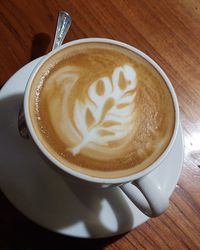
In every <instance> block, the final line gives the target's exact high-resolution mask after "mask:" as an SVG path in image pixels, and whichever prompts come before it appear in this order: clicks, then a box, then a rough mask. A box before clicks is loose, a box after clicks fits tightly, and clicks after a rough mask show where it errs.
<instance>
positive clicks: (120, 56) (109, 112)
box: [30, 43, 174, 177]
mask: <svg viewBox="0 0 200 250" xmlns="http://www.w3.org/2000/svg"><path fill="white" fill-rule="evenodd" d="M52 65H53V66H52ZM32 93H35V94H34V95H32V96H31V97H30V104H31V105H30V107H34V108H31V109H30V112H31V117H32V121H33V125H34V129H35V130H36V132H37V134H38V137H39V138H40V140H41V141H42V143H43V144H44V146H45V147H46V148H47V150H48V151H50V152H51V153H52V154H53V156H54V157H55V158H57V159H58V160H59V161H61V162H62V163H64V164H65V165H66V166H67V167H71V168H73V169H75V170H77V171H80V172H82V173H85V174H88V175H92V176H98V177H110V176H111V177H120V176H124V175H129V174H131V173H135V172H137V171H140V170H141V169H144V168H145V167H148V166H149V164H151V163H152V162H153V161H155V160H156V159H157V158H158V157H159V155H160V154H161V153H162V152H163V151H164V149H165V148H166V146H167V145H168V143H169V140H170V138H171V135H172V132H173V128H174V108H173V102H172V98H171V96H170V93H169V90H168V89H167V87H166V85H165V83H164V80H163V79H162V77H161V76H160V75H159V74H158V73H157V72H156V70H155V69H154V68H153V67H152V66H151V65H149V64H148V63H147V62H145V60H144V59H142V58H141V57H139V56H137V55H135V54H134V53H133V52H130V51H129V50H127V49H124V48H120V47H118V46H115V45H109V44H102V43H100V44H98V43H93V44H80V45H76V46H71V47H69V48H66V49H63V51H60V52H59V53H57V54H55V55H54V56H53V57H52V58H50V59H49V61H47V63H45V64H44V65H43V67H42V68H41V70H40V71H39V73H38V74H37V76H36V77H35V79H34V84H33V87H32Z"/></svg>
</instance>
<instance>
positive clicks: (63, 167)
mask: <svg viewBox="0 0 200 250" xmlns="http://www.w3.org/2000/svg"><path fill="white" fill-rule="evenodd" d="M89 42H91V43H92V42H98V43H109V44H114V45H118V46H121V47H124V48H127V49H129V50H131V51H133V52H134V53H136V54H137V55H139V56H141V57H143V58H144V59H145V60H146V61H148V62H149V63H150V64H151V65H152V66H153V67H154V68H155V69H156V70H157V71H158V73H159V74H160V75H161V76H162V78H163V79H164V81H165V84H166V85H167V87H168V89H169V91H170V93H171V96H172V99H173V104H174V110H175V126H174V131H173V134H172V137H171V140H170V142H169V144H168V145H167V147H166V149H165V150H164V152H163V153H162V154H161V155H160V156H159V157H158V158H157V159H156V160H155V161H154V162H153V163H152V164H151V165H150V166H148V167H146V168H145V169H144V170H142V171H140V172H137V173H134V174H131V175H128V176H123V177H117V178H102V177H94V176H90V175H86V174H83V173H80V172H78V171H75V170H73V169H72V168H70V167H68V166H66V165H64V164H62V163H61V162H60V161H59V160H57V159H56V158H55V157H53V156H52V155H51V154H50V153H49V152H48V150H47V149H46V148H45V146H44V145H43V144H42V143H41V141H40V140H39V138H38V137H37V135H36V133H35V131H34V128H33V125H32V122H31V118H30V115H29V93H30V89H31V83H32V80H33V79H34V77H35V75H36V74H37V72H38V70H39V68H40V67H41V66H42V65H43V64H44V63H45V61H46V60H47V59H48V58H50V57H51V56H52V55H54V54H55V53H57V52H58V51H60V50H62V49H64V48H67V47H69V46H71V45H76V44H81V43H89ZM24 115H25V120H26V124H27V127H28V130H29V133H30V135H31V137H32V139H33V141H34V142H35V144H36V145H37V147H38V148H39V149H40V151H41V152H42V153H43V154H44V155H45V156H46V157H47V158H48V159H49V160H50V162H52V163H53V164H54V165H55V166H56V167H58V168H59V169H61V170H62V171H64V173H66V174H69V175H72V176H73V177H77V178H78V179H81V180H83V181H87V182H90V183H97V184H119V183H127V182H131V181H134V180H136V179H139V178H141V177H143V176H145V175H146V174H148V173H150V172H151V171H153V170H154V169H155V168H157V167H158V166H159V165H160V163H161V162H162V161H163V160H164V159H165V157H166V156H167V155H168V153H169V152H170V150H171V148H172V146H173V144H174V141H175V139H176V136H177V133H178V128H179V106H178V100H177V96H176V93H175V91H174V88H173V86H172V83H171V81H170V80H169V78H168V77H167V75H166V73H165V72H164V71H163V69H162V68H161V67H160V66H159V65H158V64H157V63H156V62H155V61H154V60H153V59H152V58H151V57H149V56H148V55H147V54H145V53H144V52H142V51H141V50H139V49H137V48H135V47H133V46H131V45H129V44H126V43H124V42H121V41H117V40H113V39H108V38H82V39H78V40H74V41H70V42H68V43H65V44H63V45H62V46H60V47H59V48H57V49H55V50H53V51H51V52H49V53H48V54H47V55H45V56H44V57H43V58H42V59H41V61H40V62H39V63H38V64H37V66H36V67H35V68H34V70H33V71H32V73H31V75H30V77H29V80H28V82H27V85H26V88H25V94H24Z"/></svg>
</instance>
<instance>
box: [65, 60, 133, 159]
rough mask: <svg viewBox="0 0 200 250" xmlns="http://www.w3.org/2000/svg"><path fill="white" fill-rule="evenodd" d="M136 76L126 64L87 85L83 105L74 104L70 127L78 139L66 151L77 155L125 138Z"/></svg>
mask: <svg viewBox="0 0 200 250" xmlns="http://www.w3.org/2000/svg"><path fill="white" fill-rule="evenodd" d="M136 85H137V81H136V72H135V70H134V69H133V68H132V67H131V66H130V65H128V64H125V65H123V66H122V67H117V68H115V69H114V70H113V73H112V75H111V76H104V77H101V78H99V79H97V80H96V81H94V82H93V83H92V84H90V86H89V88H88V90H87V95H88V98H87V99H86V100H85V101H84V102H80V100H76V101H75V105H74V124H75V126H76V131H78V133H79V135H80V138H79V141H78V143H77V144H76V145H74V147H71V148H70V149H68V150H70V151H71V152H72V154H73V155H77V154H79V153H80V152H81V150H82V149H83V148H85V147H88V146H89V145H91V143H92V145H94V144H95V145H100V146H108V143H109V142H115V141H117V140H120V139H123V138H124V137H126V136H127V135H128V134H129V132H130V131H131V129H132V126H133V125H132V121H133V116H134V99H135V96H136V91H135V89H136Z"/></svg>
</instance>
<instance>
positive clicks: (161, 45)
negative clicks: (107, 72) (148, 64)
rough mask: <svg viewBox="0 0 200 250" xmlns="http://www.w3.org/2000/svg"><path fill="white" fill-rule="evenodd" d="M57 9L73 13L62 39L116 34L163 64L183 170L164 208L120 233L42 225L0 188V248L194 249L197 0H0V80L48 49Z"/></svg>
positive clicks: (199, 217)
mask: <svg viewBox="0 0 200 250" xmlns="http://www.w3.org/2000/svg"><path fill="white" fill-rule="evenodd" d="M61 9H64V10H66V11H68V12H69V13H70V14H71V16H72V18H73V24H72V27H71V29H70V31H69V34H68V35H67V38H66V40H65V41H66V42H67V41H71V40H74V39H78V38H84V37H107V38H112V39H116V40H120V41H123V42H126V43H129V44H131V45H133V46H135V47H137V48H139V49H141V50H143V51H144V52H146V53H147V54H148V55H150V56H151V57H152V58H153V59H155V60H156V61H157V62H158V63H159V64H160V65H161V67H163V68H164V70H165V71H166V73H167V74H168V76H169V78H170V79H171V81H172V83H173V85H174V87H175V90H176V92H177V96H178V99H179V103H180V111H181V121H182V126H183V130H184V137H185V159H184V165H183V171H182V174H181V178H180V180H179V182H178V185H177V186H176V189H175V191H174V193H173V195H172V197H171V200H170V207H169V209H168V210H167V212H166V213H164V214H163V215H161V216H160V217H158V218H155V219H152V220H149V221H148V222H147V223H145V224H143V225H141V226H140V227H138V228H137V229H135V230H133V231H131V232H129V233H127V234H125V235H123V236H119V237H114V238H109V239H102V240H81V239H76V238H75V239H74V238H70V237H65V236H61V235H57V234H55V233H52V232H48V231H46V230H45V229H42V228H40V227H39V226H37V225H35V224H33V223H32V222H30V221H29V220H27V219H26V218H25V217H24V216H23V215H22V214H20V213H19V212H18V211H17V210H16V209H15V208H14V207H13V206H12V205H11V204H10V203H9V201H8V200H7V199H6V198H5V196H4V195H3V194H1V195H0V200H1V203H0V249H69V244H74V246H75V247H76V248H75V247H74V249H107V250H108V249H113V250H114V249H200V38H199V37H200V1H198V0H176V1H173V0H168V1H164V0H160V1H156V0H149V1H145V0H107V1H106V0H101V1H100V0H99V1H97V0H93V1H90V0H68V1H66V0H60V1H59V0H57V1H56V0H49V1H48V0H41V1H39V0H31V1H26V0H0V34H1V35H0V84H1V85H3V84H4V83H5V82H6V80H7V79H8V78H9V77H10V76H11V75H12V74H13V73H14V72H15V71H16V70H18V69H19V68H21V67H22V66H23V65H24V64H26V63H28V62H29V61H30V60H33V59H34V58H36V57H38V56H40V55H42V54H44V53H46V52H47V51H49V50H50V49H51V45H52V39H53V36H54V29H55V22H56V18H57V13H58V11H59V10H61ZM19 84H20V83H19ZM67 247H68V248H67Z"/></svg>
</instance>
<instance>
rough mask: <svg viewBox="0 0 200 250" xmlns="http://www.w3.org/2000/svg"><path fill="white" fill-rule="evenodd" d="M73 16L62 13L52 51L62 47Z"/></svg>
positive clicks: (60, 13) (59, 17)
mask: <svg viewBox="0 0 200 250" xmlns="http://www.w3.org/2000/svg"><path fill="white" fill-rule="evenodd" d="M71 22H72V19H71V16H70V15H69V14H68V13H67V12H65V11H63V10H62V11H60V12H59V15H58V20H57V27H56V34H55V38H54V42H53V47H52V50H54V49H57V48H58V47H60V46H61V45H62V42H63V40H64V38H65V36H66V34H67V32H68V30H69V28H70V26H71Z"/></svg>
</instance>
